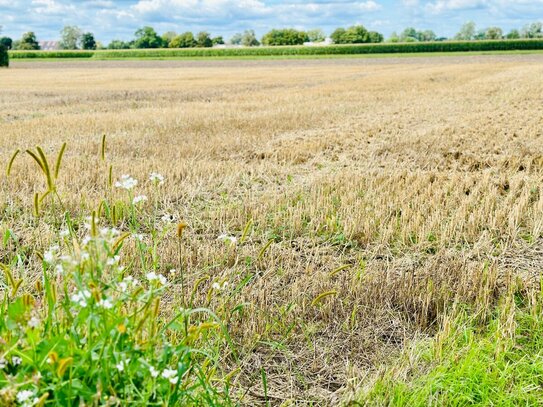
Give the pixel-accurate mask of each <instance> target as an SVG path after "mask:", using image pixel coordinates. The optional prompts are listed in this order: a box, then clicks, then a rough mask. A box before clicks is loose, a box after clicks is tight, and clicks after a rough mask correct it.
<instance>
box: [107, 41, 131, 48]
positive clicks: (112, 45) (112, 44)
mask: <svg viewBox="0 0 543 407" xmlns="http://www.w3.org/2000/svg"><path fill="white" fill-rule="evenodd" d="M107 48H108V49H128V48H130V44H129V43H127V42H124V41H121V40H113V41H111V42H110V43H109V44H108V46H107Z"/></svg>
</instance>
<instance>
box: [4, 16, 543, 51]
mask: <svg viewBox="0 0 543 407" xmlns="http://www.w3.org/2000/svg"><path fill="white" fill-rule="evenodd" d="M60 36H61V40H60V42H59V47H60V48H61V49H66V50H75V49H83V50H94V49H106V48H107V49H134V48H194V47H200V48H206V47H213V46H217V45H222V44H225V43H226V42H225V40H224V39H223V37H221V36H217V37H212V36H211V34H209V33H208V32H207V31H201V32H199V33H197V34H194V33H192V32H190V31H187V32H184V33H181V34H179V33H176V32H174V31H168V32H166V33H164V34H162V35H159V34H158V33H157V32H156V31H155V29H154V28H153V27H149V26H146V27H142V28H140V29H138V30H137V31H136V32H135V34H134V38H133V39H132V40H131V41H122V40H112V41H110V42H109V44H108V45H107V47H105V46H103V45H102V44H101V43H100V42H98V41H96V39H95V36H94V34H93V33H91V32H83V31H82V30H81V29H80V28H79V27H77V26H66V27H64V28H63V29H62V31H61V32H60ZM329 37H330V40H331V41H332V42H333V43H335V44H363V43H380V42H384V41H385V38H384V36H383V35H382V34H381V33H379V32H376V31H369V30H367V29H366V28H365V27H364V26H362V25H354V26H352V27H348V28H341V27H340V28H337V29H336V30H334V31H333V32H332V33H331V34H330V36H329ZM522 38H543V24H542V23H540V22H535V23H531V24H527V25H525V26H524V27H523V28H521V29H520V30H519V29H513V30H511V31H510V32H509V33H507V34H504V32H503V30H502V29H501V28H500V27H488V28H485V29H482V30H478V29H477V27H476V25H475V23H474V22H472V21H469V22H467V23H465V24H464V25H463V26H462V27H461V28H460V30H459V32H458V33H457V34H456V35H455V36H454V38H452V39H453V40H464V41H472V40H499V39H522ZM326 39H327V36H326V34H325V32H324V31H323V30H321V29H313V30H308V31H302V30H296V29H293V28H283V29H272V30H271V31H269V32H267V33H266V34H264V36H263V37H262V38H261V39H260V40H259V39H258V38H257V36H256V34H255V32H254V31H253V30H245V31H244V32H242V33H237V34H235V35H234V36H232V38H230V39H229V40H228V42H227V43H228V44H231V45H239V46H246V47H255V46H260V45H265V46H279V45H302V44H304V43H306V42H312V43H322V42H324V41H326ZM445 40H449V39H448V38H446V37H438V36H437V35H436V33H435V32H434V31H432V30H418V29H416V28H413V27H408V28H406V29H405V30H403V31H402V32H401V33H400V34H397V33H396V32H393V33H392V34H391V36H390V37H389V38H388V39H386V41H387V42H428V41H445ZM0 46H3V47H4V48H7V49H15V50H37V49H40V45H39V42H38V40H37V38H36V34H35V33H34V32H27V33H25V34H23V35H22V37H21V39H19V40H15V41H14V40H12V39H11V38H9V37H1V38H0Z"/></svg>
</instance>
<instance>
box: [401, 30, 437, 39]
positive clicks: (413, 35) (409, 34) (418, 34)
mask: <svg viewBox="0 0 543 407" xmlns="http://www.w3.org/2000/svg"><path fill="white" fill-rule="evenodd" d="M436 37H437V36H436V33H435V32H433V31H432V30H424V31H420V30H417V29H415V28H413V27H408V28H406V29H405V30H403V32H402V34H401V35H400V41H403V42H413V41H421V42H424V41H435V40H436Z"/></svg>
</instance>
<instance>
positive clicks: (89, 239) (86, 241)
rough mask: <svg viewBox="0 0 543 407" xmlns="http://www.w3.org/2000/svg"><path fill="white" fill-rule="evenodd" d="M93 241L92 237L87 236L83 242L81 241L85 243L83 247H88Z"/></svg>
mask: <svg viewBox="0 0 543 407" xmlns="http://www.w3.org/2000/svg"><path fill="white" fill-rule="evenodd" d="M90 241H91V237H90V236H89V235H87V236H85V237H84V238H83V240H82V241H81V243H83V246H86V245H88V244H89V242H90Z"/></svg>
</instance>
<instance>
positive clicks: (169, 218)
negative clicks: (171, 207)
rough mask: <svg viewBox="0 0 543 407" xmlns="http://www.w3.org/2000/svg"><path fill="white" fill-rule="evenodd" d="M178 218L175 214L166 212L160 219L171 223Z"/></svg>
mask: <svg viewBox="0 0 543 407" xmlns="http://www.w3.org/2000/svg"><path fill="white" fill-rule="evenodd" d="M178 218H179V217H178V216H177V215H174V214H171V213H167V214H165V215H163V216H162V218H161V219H162V222H168V223H172V222H175V221H176V220H177V219H178Z"/></svg>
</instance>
